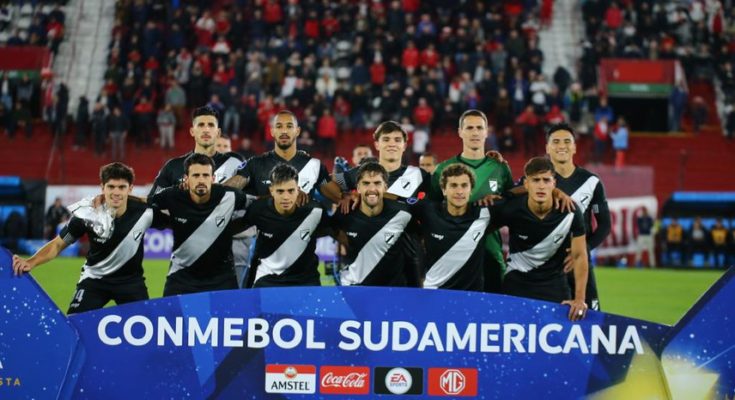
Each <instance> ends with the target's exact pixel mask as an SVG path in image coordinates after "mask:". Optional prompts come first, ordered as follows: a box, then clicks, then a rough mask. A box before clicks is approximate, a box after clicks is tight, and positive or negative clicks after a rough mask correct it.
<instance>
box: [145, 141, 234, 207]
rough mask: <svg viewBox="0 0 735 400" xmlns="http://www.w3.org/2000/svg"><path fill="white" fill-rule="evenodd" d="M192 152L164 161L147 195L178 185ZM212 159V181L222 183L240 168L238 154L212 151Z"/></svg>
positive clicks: (184, 173)
mask: <svg viewBox="0 0 735 400" xmlns="http://www.w3.org/2000/svg"><path fill="white" fill-rule="evenodd" d="M192 154H194V152H193V151H190V152H188V153H186V154H184V155H182V156H179V157H176V158H172V159H170V160H168V161H166V164H164V165H163V168H161V170H160V171H158V175H157V176H156V180H155V181H154V182H153V187H152V188H151V191H150V193H149V194H148V196H153V195H154V194H156V193H159V192H161V191H162V190H163V189H165V188H167V187H171V186H178V185H179V184H180V183H181V182H182V181H183V179H184V175H186V170H185V169H184V161H185V160H186V158H187V157H189V156H190V155H192ZM212 160H213V161H214V166H215V170H214V179H215V180H214V181H215V182H216V183H223V182H224V181H226V180H227V179H229V178H231V177H232V176H234V175H235V173H236V172H237V170H238V168H240V165H241V164H242V163H243V159H242V157H241V156H240V155H239V154H237V153H231V152H230V153H214V155H213V156H212Z"/></svg>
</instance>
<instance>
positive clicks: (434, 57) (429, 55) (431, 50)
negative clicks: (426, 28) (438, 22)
mask: <svg viewBox="0 0 735 400" xmlns="http://www.w3.org/2000/svg"><path fill="white" fill-rule="evenodd" d="M437 65H439V53H437V51H436V48H435V47H434V44H433V43H429V45H428V46H426V48H425V49H424V51H422V52H421V66H424V67H428V68H432V69H433V68H436V66H437Z"/></svg>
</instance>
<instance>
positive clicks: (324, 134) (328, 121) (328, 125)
mask: <svg viewBox="0 0 735 400" xmlns="http://www.w3.org/2000/svg"><path fill="white" fill-rule="evenodd" d="M316 132H317V136H318V137H319V146H320V147H321V150H322V151H323V152H324V153H325V154H326V155H327V156H328V157H332V156H333V154H332V153H333V152H334V140H335V139H336V138H337V120H336V119H334V116H333V115H332V112H331V111H330V110H329V109H328V108H326V109H324V113H323V114H322V116H321V117H320V118H319V122H317V128H316Z"/></svg>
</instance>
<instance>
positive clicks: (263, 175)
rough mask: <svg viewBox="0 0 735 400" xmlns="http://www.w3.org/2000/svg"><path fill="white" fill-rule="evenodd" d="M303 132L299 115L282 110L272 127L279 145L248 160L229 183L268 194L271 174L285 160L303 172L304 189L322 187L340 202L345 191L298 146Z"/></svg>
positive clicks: (305, 190)
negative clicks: (298, 139)
mask: <svg viewBox="0 0 735 400" xmlns="http://www.w3.org/2000/svg"><path fill="white" fill-rule="evenodd" d="M300 133H301V128H300V127H299V122H298V121H297V120H296V116H295V115H294V114H293V113H292V112H291V111H287V110H283V111H279V112H278V113H277V114H276V116H275V117H273V123H272V126H271V134H272V135H273V140H274V141H275V148H274V149H273V150H271V151H269V152H266V153H264V154H261V155H259V156H255V157H253V158H251V159H250V160H248V162H247V163H246V164H245V166H244V167H243V168H241V169H240V170H239V171H237V174H236V175H234V176H233V177H232V178H230V179H229V180H228V181H227V182H226V183H225V184H226V185H227V186H231V187H235V188H238V189H242V190H245V191H246V192H247V193H248V194H252V195H255V196H267V195H268V194H269V193H270V192H269V189H268V188H269V186H270V179H269V177H270V173H271V171H272V170H273V168H275V166H276V165H278V164H282V163H283V164H288V165H291V166H293V167H294V168H296V170H297V171H299V189H301V191H302V192H304V193H307V194H313V191H314V190H316V189H320V191H321V193H322V194H323V195H324V196H325V197H327V198H328V199H330V200H332V201H335V202H336V201H339V200H340V199H341V194H342V193H341V192H340V191H339V188H338V187H337V188H334V187H333V186H330V185H328V184H329V181H330V180H329V173H328V172H327V169H326V168H325V167H324V165H323V164H322V163H321V161H320V160H319V159H318V158H314V157H311V156H310V155H309V154H307V153H306V152H304V151H299V150H298V149H297V147H296V139H297V138H298V136H299V134H300ZM330 188H331V189H330ZM335 189H336V190H335Z"/></svg>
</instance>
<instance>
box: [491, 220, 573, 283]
mask: <svg viewBox="0 0 735 400" xmlns="http://www.w3.org/2000/svg"><path fill="white" fill-rule="evenodd" d="M572 221H574V214H573V213H569V214H567V215H566V216H565V217H564V219H563V220H561V222H560V223H559V225H557V227H556V228H554V230H553V231H552V232H551V233H550V234H549V235H548V236H546V237H545V238H544V239H543V240H541V241H540V242H538V243H536V245H535V246H533V247H532V248H530V249H528V250H526V251H521V252H518V253H510V254H508V266H507V268H506V270H505V273H506V274H507V273H508V272H510V271H520V272H528V271H530V270H532V269H535V268H538V267H539V266H541V265H543V263H545V262H546V261H548V260H549V258H551V257H552V256H553V255H554V254H555V253H556V252H557V251H558V250H559V247H561V245H562V244H564V239H565V238H566V237H567V235H568V234H569V231H570V230H571V229H572Z"/></svg>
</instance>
